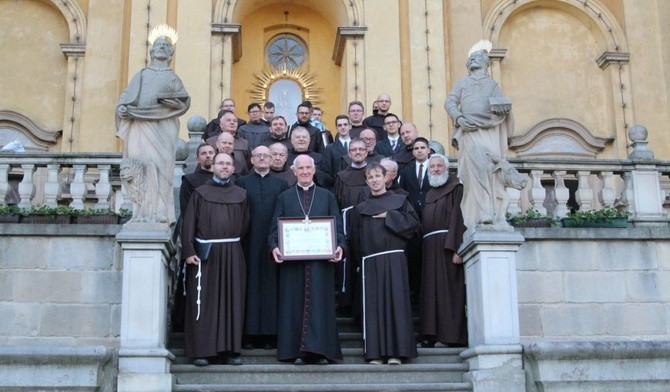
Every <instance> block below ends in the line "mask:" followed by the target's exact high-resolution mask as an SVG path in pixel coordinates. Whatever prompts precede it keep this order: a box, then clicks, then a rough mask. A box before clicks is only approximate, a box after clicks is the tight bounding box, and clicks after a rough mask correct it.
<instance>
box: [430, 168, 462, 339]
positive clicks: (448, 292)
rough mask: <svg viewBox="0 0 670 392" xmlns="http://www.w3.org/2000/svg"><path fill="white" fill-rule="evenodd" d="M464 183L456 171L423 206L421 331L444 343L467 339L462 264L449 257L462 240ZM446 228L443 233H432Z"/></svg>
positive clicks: (435, 190)
mask: <svg viewBox="0 0 670 392" xmlns="http://www.w3.org/2000/svg"><path fill="white" fill-rule="evenodd" d="M462 198H463V185H461V184H460V183H459V182H458V178H457V177H456V175H455V174H451V175H450V176H449V179H448V180H447V183H446V184H444V185H442V186H440V187H437V188H431V189H430V190H429V191H428V193H426V204H425V206H424V208H423V222H422V225H421V226H422V231H423V235H424V236H425V237H424V239H423V274H422V280H421V334H422V335H423V336H424V337H426V338H427V339H429V340H433V341H438V342H442V343H447V344H455V345H465V344H467V343H468V336H467V321H466V318H465V274H464V270H463V264H454V263H453V262H452V261H451V258H452V256H453V254H454V252H456V251H457V250H458V247H459V246H461V243H462V242H463V233H464V232H465V226H464V225H463V215H462V213H461V208H460V205H461V199H462ZM438 230H448V232H446V233H444V232H441V233H436V234H431V233H434V232H436V231H438Z"/></svg>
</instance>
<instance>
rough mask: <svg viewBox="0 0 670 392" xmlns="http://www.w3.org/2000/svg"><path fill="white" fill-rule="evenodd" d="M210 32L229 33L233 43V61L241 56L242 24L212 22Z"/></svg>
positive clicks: (236, 60)
mask: <svg viewBox="0 0 670 392" xmlns="http://www.w3.org/2000/svg"><path fill="white" fill-rule="evenodd" d="M212 34H221V35H230V36H231V41H232V44H233V62H238V61H239V60H240V58H241V57H242V25H239V24H234V23H212Z"/></svg>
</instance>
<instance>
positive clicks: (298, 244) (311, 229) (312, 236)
mask: <svg viewBox="0 0 670 392" xmlns="http://www.w3.org/2000/svg"><path fill="white" fill-rule="evenodd" d="M278 226H279V227H278V229H279V250H280V251H281V254H282V259H283V260H329V259H332V258H334V257H335V250H336V249H337V240H336V237H335V218H334V217H332V216H317V217H309V218H279V220H278Z"/></svg>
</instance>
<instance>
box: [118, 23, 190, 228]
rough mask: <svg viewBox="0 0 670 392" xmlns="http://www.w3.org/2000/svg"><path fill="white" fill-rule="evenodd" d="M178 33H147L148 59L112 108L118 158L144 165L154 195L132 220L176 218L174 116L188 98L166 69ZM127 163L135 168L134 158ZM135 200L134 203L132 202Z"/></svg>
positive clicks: (162, 28) (176, 135) (164, 29)
mask: <svg viewBox="0 0 670 392" xmlns="http://www.w3.org/2000/svg"><path fill="white" fill-rule="evenodd" d="M176 42H177V33H176V31H174V29H172V28H170V27H168V26H166V25H161V26H157V27H156V28H154V29H153V30H152V31H151V33H150V35H149V43H151V49H150V51H149V54H150V55H151V63H150V64H149V66H148V67H147V68H144V69H143V70H141V71H140V72H139V73H137V74H136V75H135V76H133V79H132V80H131V81H130V84H129V85H128V87H127V88H126V90H125V91H124V92H123V93H122V94H121V96H120V97H119V101H118V104H117V107H116V127H117V130H118V133H117V136H118V137H119V138H121V139H122V140H123V142H124V149H123V158H124V160H127V159H136V160H139V161H141V162H142V163H143V170H142V171H143V173H144V177H145V178H146V179H147V184H146V185H147V186H149V187H152V188H153V187H155V191H151V192H147V194H150V195H152V196H153V197H146V195H145V197H144V198H143V203H150V204H151V206H142V207H141V209H142V217H136V216H135V215H134V214H133V219H131V221H135V222H138V221H142V222H149V223H154V222H161V223H170V224H171V223H173V222H175V212H174V196H173V195H174V194H173V189H172V178H173V172H174V166H175V152H176V145H177V140H178V138H179V116H181V115H182V114H184V113H185V112H186V111H187V110H188V108H189V106H190V104H191V100H190V97H189V96H188V93H187V92H186V89H185V88H184V85H183V84H182V82H181V79H179V77H178V76H177V74H176V73H175V72H174V71H173V70H172V69H171V68H170V61H171V60H172V55H173V54H174V44H175V43H176ZM127 166H133V167H134V166H137V162H133V163H129V164H128V165H127ZM133 203H134V204H135V201H133Z"/></svg>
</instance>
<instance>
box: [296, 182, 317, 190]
mask: <svg viewBox="0 0 670 392" xmlns="http://www.w3.org/2000/svg"><path fill="white" fill-rule="evenodd" d="M296 185H298V187H300V188H302V190H303V191H305V192H307V191H308V190H309V188H311V187H312V186H313V185H314V183H313V182H312V183H311V184H309V185H307V186H302V185H300V184H296Z"/></svg>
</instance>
